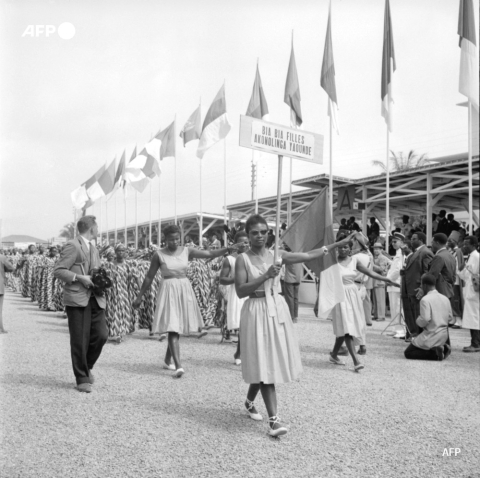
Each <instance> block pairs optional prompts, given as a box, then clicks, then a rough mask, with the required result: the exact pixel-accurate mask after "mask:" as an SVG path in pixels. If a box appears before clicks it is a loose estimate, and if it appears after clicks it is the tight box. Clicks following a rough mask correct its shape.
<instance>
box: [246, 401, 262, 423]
mask: <svg viewBox="0 0 480 478" xmlns="http://www.w3.org/2000/svg"><path fill="white" fill-rule="evenodd" d="M245 408H246V409H247V413H248V415H249V416H250V418H251V419H252V420H255V421H257V422H258V421H260V420H263V417H262V415H260V413H258V412H256V413H254V412H252V411H251V410H253V409H254V408H255V405H254V403H253V402H251V401H250V400H249V399H248V398H247V399H246V400H245Z"/></svg>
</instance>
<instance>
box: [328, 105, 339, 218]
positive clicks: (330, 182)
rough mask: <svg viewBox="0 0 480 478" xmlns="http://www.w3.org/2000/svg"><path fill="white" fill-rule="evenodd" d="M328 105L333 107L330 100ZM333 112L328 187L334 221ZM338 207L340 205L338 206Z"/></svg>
mask: <svg viewBox="0 0 480 478" xmlns="http://www.w3.org/2000/svg"><path fill="white" fill-rule="evenodd" d="M328 107H329V109H331V101H330V99H329V100H328ZM332 130H333V126H332V113H331V112H330V179H329V181H328V188H329V189H330V214H331V218H332V221H333V145H332V138H333V134H332ZM337 209H338V206H337Z"/></svg>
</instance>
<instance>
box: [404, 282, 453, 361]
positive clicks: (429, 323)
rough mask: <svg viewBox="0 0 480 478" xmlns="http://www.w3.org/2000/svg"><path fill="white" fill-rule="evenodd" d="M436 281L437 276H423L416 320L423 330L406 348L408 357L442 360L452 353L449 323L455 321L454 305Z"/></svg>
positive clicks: (412, 358) (411, 358) (406, 356)
mask: <svg viewBox="0 0 480 478" xmlns="http://www.w3.org/2000/svg"><path fill="white" fill-rule="evenodd" d="M435 282H436V280H435V277H433V276H432V275H430V274H424V275H423V276H422V289H423V292H424V296H423V298H422V300H421V301H420V316H419V317H418V318H417V320H416V322H417V325H418V326H419V327H422V328H423V331H422V332H421V333H420V334H419V335H417V336H416V337H413V338H412V343H411V344H410V345H409V346H408V347H407V349H406V350H405V358H407V359H410V360H438V361H442V360H444V359H446V358H447V357H448V356H449V355H450V353H451V347H450V340H449V337H448V324H449V323H453V314H452V307H451V306H450V301H449V300H448V299H447V298H446V297H445V296H444V295H442V294H439V293H438V291H437V290H436V289H435Z"/></svg>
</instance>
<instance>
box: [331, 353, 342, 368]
mask: <svg viewBox="0 0 480 478" xmlns="http://www.w3.org/2000/svg"><path fill="white" fill-rule="evenodd" d="M328 361H329V362H330V363H333V364H334V365H345V362H342V361H341V360H340V359H339V358H334V357H333V355H332V352H330V355H329V357H328Z"/></svg>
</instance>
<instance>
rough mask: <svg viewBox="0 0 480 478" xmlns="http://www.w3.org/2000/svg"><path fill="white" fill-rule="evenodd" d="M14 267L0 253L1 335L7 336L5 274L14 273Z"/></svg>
mask: <svg viewBox="0 0 480 478" xmlns="http://www.w3.org/2000/svg"><path fill="white" fill-rule="evenodd" d="M13 270H14V267H13V264H12V263H11V262H10V260H9V259H8V258H7V257H6V256H4V255H3V254H1V253H0V334H6V333H7V331H6V330H5V327H4V326H3V297H4V295H5V281H6V277H5V272H13Z"/></svg>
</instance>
